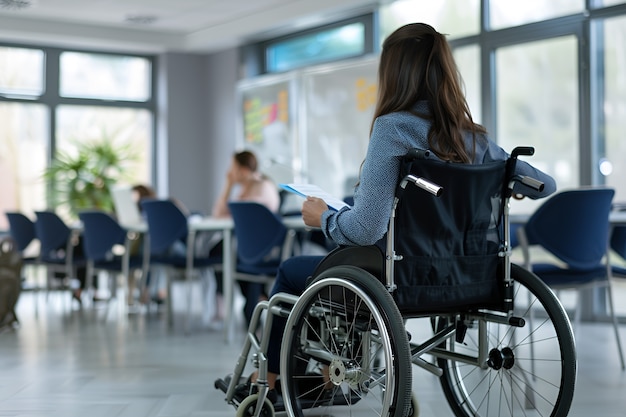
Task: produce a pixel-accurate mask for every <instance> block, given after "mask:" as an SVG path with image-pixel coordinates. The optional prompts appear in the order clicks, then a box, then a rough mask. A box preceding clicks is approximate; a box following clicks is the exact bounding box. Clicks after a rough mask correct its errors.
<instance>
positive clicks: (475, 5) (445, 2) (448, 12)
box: [380, 0, 480, 43]
mask: <svg viewBox="0 0 626 417" xmlns="http://www.w3.org/2000/svg"><path fill="white" fill-rule="evenodd" d="M412 22H423V23H428V24H429V25H431V26H433V27H434V28H435V29H437V31H438V32H441V33H445V34H447V35H449V37H450V38H459V37H463V36H470V35H476V34H478V33H479V32H480V1H479V0H441V1H422V0H400V1H394V2H392V3H391V4H389V5H387V6H384V7H382V8H381V9H380V42H381V43H382V41H383V40H384V39H385V38H386V37H387V36H388V35H389V34H390V33H391V32H393V31H394V30H396V29H397V28H398V27H400V26H403V25H405V24H407V23H412Z"/></svg>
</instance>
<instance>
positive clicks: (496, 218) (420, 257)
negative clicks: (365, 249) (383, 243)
mask: <svg viewBox="0 0 626 417" xmlns="http://www.w3.org/2000/svg"><path fill="white" fill-rule="evenodd" d="M407 174H411V175H414V176H415V177H418V178H420V177H421V178H424V179H425V180H428V181H431V182H433V183H435V184H437V185H439V186H442V187H443V192H442V194H441V196H439V197H437V196H435V195H432V194H430V193H428V192H426V191H425V190H423V189H420V188H419V187H417V186H413V185H411V184H408V185H407V186H406V188H405V189H404V190H402V189H401V188H400V187H399V189H398V193H397V198H398V206H397V209H396V220H395V223H396V224H395V244H394V246H395V253H396V254H397V255H399V256H401V257H402V259H401V260H400V261H397V262H395V263H394V271H395V272H394V280H395V284H396V285H397V290H396V291H395V293H394V298H395V300H396V303H397V304H398V307H399V308H400V310H401V311H402V312H403V313H406V314H411V313H419V312H420V311H433V310H438V311H446V310H448V309H458V308H462V307H467V308H471V307H473V306H476V307H487V306H490V307H493V308H498V307H500V306H502V305H503V300H504V296H503V293H502V291H503V281H502V279H503V265H504V263H503V262H502V257H501V256H500V254H501V251H502V236H503V232H502V229H501V228H502V224H503V223H502V214H503V211H502V210H503V199H504V195H503V192H504V190H505V186H506V184H507V183H508V181H506V176H507V163H506V161H497V162H490V163H485V164H476V165H472V164H459V163H447V162H442V161H440V160H438V159H434V158H432V157H428V156H427V155H421V156H419V155H418V156H415V155H410V154H409V155H407V157H405V162H404V164H403V169H402V171H401V176H400V180H402V179H403V178H404V177H405V176H406V175H407ZM389 255H390V254H387V256H389Z"/></svg>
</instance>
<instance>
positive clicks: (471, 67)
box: [453, 45, 482, 123]
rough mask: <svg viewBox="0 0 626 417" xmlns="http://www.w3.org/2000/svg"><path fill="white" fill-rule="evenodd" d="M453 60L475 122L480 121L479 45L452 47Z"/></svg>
mask: <svg viewBox="0 0 626 417" xmlns="http://www.w3.org/2000/svg"><path fill="white" fill-rule="evenodd" d="M453 53H454V60H455V61H456V65H457V67H458V68H459V72H460V73H461V77H462V78H463V84H464V87H465V98H466V99H467V105H468V106H469V108H470V112H471V113H472V118H473V119H474V122H476V123H482V107H481V104H480V103H481V98H482V95H481V88H480V47H478V45H469V46H463V47H459V48H456V49H454V51H453Z"/></svg>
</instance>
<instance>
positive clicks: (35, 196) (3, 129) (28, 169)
mask: <svg viewBox="0 0 626 417" xmlns="http://www.w3.org/2000/svg"><path fill="white" fill-rule="evenodd" d="M48 121H49V113H48V110H47V108H46V107H45V106H43V105H41V104H23V103H0V190H2V192H1V193H0V212H2V213H4V212H5V211H7V210H12V211H16V210H17V211H21V212H24V213H25V214H27V215H29V216H30V215H32V214H33V212H34V211H35V210H41V209H45V208H46V199H45V193H46V187H45V181H43V179H42V177H41V173H42V172H43V169H44V167H45V166H46V165H47V163H48V137H49V134H48V130H47V128H48V125H49V122H48ZM7 227H8V225H7V223H6V216H4V215H1V216H0V230H6V229H7Z"/></svg>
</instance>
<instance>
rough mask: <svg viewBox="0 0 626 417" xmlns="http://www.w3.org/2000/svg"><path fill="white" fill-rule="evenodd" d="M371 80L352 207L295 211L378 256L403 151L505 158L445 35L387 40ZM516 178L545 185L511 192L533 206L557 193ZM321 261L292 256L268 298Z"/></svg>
mask: <svg viewBox="0 0 626 417" xmlns="http://www.w3.org/2000/svg"><path fill="white" fill-rule="evenodd" d="M378 77H379V78H378V98H377V104H376V109H375V113H374V118H373V122H372V125H371V135H370V142H369V147H368V151H367V155H366V157H365V160H364V162H363V164H362V167H361V173H360V178H359V183H358V184H357V185H356V189H355V193H354V205H353V206H352V207H346V208H343V209H341V210H339V211H334V210H331V209H329V208H328V206H327V205H326V204H325V203H324V201H323V200H321V199H319V198H315V197H308V198H307V199H306V201H304V203H303V206H302V217H303V220H304V222H305V223H306V224H307V225H308V226H311V227H315V228H320V229H321V230H322V231H323V233H324V234H325V235H326V236H327V237H328V238H330V239H332V240H333V241H334V242H335V243H337V244H338V245H339V246H369V245H376V246H379V247H381V249H383V253H384V246H385V236H386V234H387V231H388V226H389V223H390V217H391V214H392V208H393V207H392V205H393V204H394V197H395V193H396V189H397V186H398V182H399V178H400V174H401V163H402V159H403V157H404V156H405V155H406V154H407V152H409V150H411V149H421V150H427V151H429V153H430V155H431V157H432V158H435V159H438V160H440V161H449V162H454V163H462V164H485V163H489V162H493V161H505V160H507V159H508V158H509V155H508V154H507V152H505V151H504V150H503V149H502V148H500V147H499V146H498V145H497V144H496V143H495V142H494V141H492V140H491V139H490V138H489V136H488V134H487V132H486V130H485V128H484V127H483V126H481V125H479V124H477V123H475V122H474V121H473V119H472V116H471V114H470V110H469V107H468V104H467V102H466V99H465V97H464V95H463V90H462V85H461V77H460V74H459V72H458V70H457V67H456V64H455V62H454V59H453V55H452V52H451V49H450V46H449V44H448V42H447V41H446V38H445V36H444V35H442V34H440V33H438V32H437V31H436V30H435V29H433V28H432V27H431V26H429V25H427V24H424V23H413V24H408V25H405V26H402V27H400V28H399V29H397V30H396V31H394V32H393V33H392V34H391V35H389V37H388V38H387V39H386V40H385V42H384V43H383V46H382V53H381V56H380V63H379V67H378ZM515 173H516V174H519V175H523V176H530V177H532V178H535V179H537V180H539V181H541V182H543V184H544V187H543V188H542V189H541V190H535V189H532V188H529V187H523V186H519V187H518V186H517V185H516V186H515V188H514V193H516V194H523V195H526V196H528V197H530V198H533V199H536V198H542V197H545V196H547V195H549V194H551V193H553V192H554V191H555V189H556V185H555V182H554V180H553V179H552V178H551V177H550V176H549V175H547V174H545V173H543V172H541V171H540V170H538V169H536V168H534V167H532V166H531V165H529V164H528V163H526V162H523V161H518V162H517V163H516V166H515ZM322 259H323V258H322V257H316V256H299V257H293V258H291V259H288V260H286V261H284V262H283V264H282V265H281V266H280V269H279V271H278V275H277V279H276V282H275V285H274V288H273V289H272V293H271V295H275V294H278V293H287V294H293V295H296V296H299V295H301V294H302V293H303V291H305V288H306V287H307V279H308V278H310V277H311V275H312V273H313V272H314V270H315V269H316V267H317V266H318V264H319V263H320V261H321V260H322ZM286 321H287V319H286V318H284V317H280V316H274V318H273V320H272V323H271V331H270V335H269V342H268V345H267V351H266V355H267V371H268V372H267V379H266V381H264V383H265V384H266V386H267V388H268V390H269V391H268V392H267V398H268V399H270V400H272V402H275V401H276V398H277V395H276V393H275V391H274V389H275V387H276V385H277V384H276V381H277V377H278V374H279V373H280V360H281V357H280V349H281V341H282V339H283V332H284V331H285V323H286ZM330 366H332V364H331V365H330ZM342 366H343V365H342ZM328 368H329V366H326V367H325V369H324V370H322V371H321V375H322V376H321V377H322V379H323V380H324V381H325V385H326V386H328V385H330V382H329V378H330V377H331V376H332V375H329V371H328ZM335 372H339V370H335ZM257 375H258V373H257V372H254V373H253V374H252V375H251V376H250V377H249V379H248V383H247V384H241V385H240V386H239V388H238V389H240V390H243V391H246V392H247V390H249V389H250V385H249V383H250V382H254V381H255V380H256V378H257ZM409 389H410V387H409ZM242 415H243V414H242Z"/></svg>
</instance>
